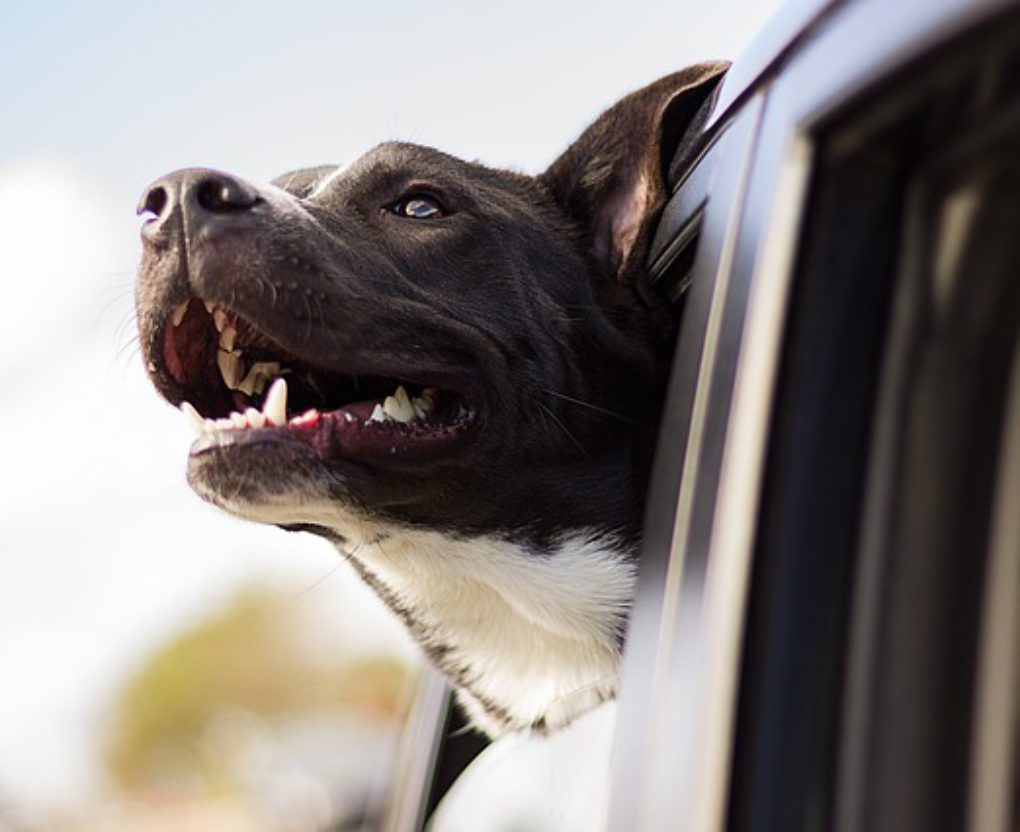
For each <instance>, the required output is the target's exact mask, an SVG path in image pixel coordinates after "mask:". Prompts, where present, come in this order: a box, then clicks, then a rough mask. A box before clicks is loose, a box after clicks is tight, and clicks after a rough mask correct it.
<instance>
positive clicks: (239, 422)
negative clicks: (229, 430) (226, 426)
mask: <svg viewBox="0 0 1020 832" xmlns="http://www.w3.org/2000/svg"><path fill="white" fill-rule="evenodd" d="M230 421H231V422H232V423H233V425H234V427H235V428H238V429H241V428H246V427H248V417H247V416H245V415H244V414H243V413H238V412H237V411H236V410H235V411H234V412H233V413H231V414H230Z"/></svg>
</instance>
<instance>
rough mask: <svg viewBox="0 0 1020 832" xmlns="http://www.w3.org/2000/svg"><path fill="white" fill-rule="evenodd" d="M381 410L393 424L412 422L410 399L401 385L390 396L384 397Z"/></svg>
mask: <svg viewBox="0 0 1020 832" xmlns="http://www.w3.org/2000/svg"><path fill="white" fill-rule="evenodd" d="M382 409H383V413H385V414H386V415H387V416H389V417H390V418H391V419H393V420H394V421H395V422H404V423H407V422H411V421H414V417H415V412H414V406H413V405H412V404H411V397H410V396H408V395H407V391H406V390H405V389H404V388H403V385H401V386H400V387H398V388H397V389H396V392H395V393H394V394H393V395H392V396H387V397H386V400H385V401H384V402H383V406H382ZM373 415H374V414H373Z"/></svg>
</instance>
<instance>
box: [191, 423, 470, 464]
mask: <svg viewBox="0 0 1020 832" xmlns="http://www.w3.org/2000/svg"><path fill="white" fill-rule="evenodd" d="M476 422H477V419H476V415H475V413H474V412H473V411H470V410H466V409H465V410H463V411H462V412H461V413H460V414H458V415H457V416H456V417H455V418H453V419H450V420H449V421H445V422H442V423H435V422H430V421H423V420H413V421H411V422H396V421H391V420H386V421H373V420H372V419H370V418H365V417H364V415H359V414H357V413H353V412H351V411H350V410H336V411H331V412H328V413H318V412H314V411H312V412H309V413H306V414H304V415H303V416H301V417H298V418H296V419H292V420H291V421H290V422H288V423H287V424H285V425H280V426H275V425H267V426H265V427H261V428H252V427H247V428H239V429H233V430H231V429H223V430H216V431H211V432H208V433H206V434H204V435H202V436H200V437H199V438H198V439H197V440H196V441H195V443H194V444H193V445H192V447H191V456H192V457H196V456H201V455H203V454H205V453H209V452H212V451H217V450H224V449H227V448H231V447H237V448H242V447H251V446H254V445H260V444H266V443H274V444H275V443H297V444H299V445H302V446H304V447H306V448H310V449H312V450H313V451H314V452H315V453H316V454H317V455H318V456H319V457H321V458H322V459H324V460H335V461H341V462H342V461H343V460H350V461H355V462H363V463H379V464H385V463H393V464H399V463H400V462H403V461H407V462H418V461H422V460H427V459H433V458H435V457H438V456H443V455H445V454H448V453H450V452H452V451H453V450H455V449H457V448H459V447H460V446H462V445H463V444H465V443H466V442H468V441H470V439H471V437H472V435H473V434H474V432H475V430H474V429H475V425H476Z"/></svg>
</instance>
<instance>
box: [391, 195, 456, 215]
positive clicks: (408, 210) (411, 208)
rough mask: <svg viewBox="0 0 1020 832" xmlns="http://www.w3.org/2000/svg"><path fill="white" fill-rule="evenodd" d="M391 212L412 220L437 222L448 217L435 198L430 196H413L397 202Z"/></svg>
mask: <svg viewBox="0 0 1020 832" xmlns="http://www.w3.org/2000/svg"><path fill="white" fill-rule="evenodd" d="M390 211H392V212H393V213H394V214H396V215H397V216H398V217H407V218H408V219H412V220H436V219H439V218H440V217H445V216H446V211H444V210H443V206H442V205H440V204H439V200H437V199H436V198H435V197H433V196H429V195H428V194H411V195H409V196H405V197H403V198H402V199H400V200H398V201H397V202H395V203H394V204H393V205H392V206H391V207H390Z"/></svg>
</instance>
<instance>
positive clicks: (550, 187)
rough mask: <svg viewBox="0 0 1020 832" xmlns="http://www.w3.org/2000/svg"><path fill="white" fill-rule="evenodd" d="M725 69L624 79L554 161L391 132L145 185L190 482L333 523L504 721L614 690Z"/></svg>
mask: <svg viewBox="0 0 1020 832" xmlns="http://www.w3.org/2000/svg"><path fill="white" fill-rule="evenodd" d="M725 69H726V65H725V64H721V63H710V64H701V65H698V66H694V67H691V68H688V69H686V70H683V71H681V72H678V73H676V74H673V75H670V76H667V77H665V78H663V79H660V80H659V81H657V82H655V83H653V84H651V85H649V86H647V87H645V88H644V89H641V90H639V91H637V92H635V93H633V94H631V95H629V96H627V97H626V98H624V99H623V100H621V101H620V102H618V103H617V104H616V105H615V106H613V107H611V108H610V109H609V110H607V111H606V112H605V113H603V114H602V115H601V116H600V117H599V118H598V119H597V120H596V121H595V122H594V123H593V124H592V125H591V126H590V127H589V128H588V129H587V130H586V131H584V132H583V133H582V134H581V136H580V137H579V138H578V139H577V140H576V141H575V142H574V143H573V144H572V145H570V147H569V148H568V149H567V150H566V151H565V152H564V153H563V154H562V155H561V156H560V157H559V158H558V159H556V160H555V161H554V162H553V163H552V165H551V166H550V167H549V168H548V169H547V170H546V171H544V172H543V173H541V174H539V175H537V176H527V175H524V174H521V173H516V172H510V171H506V170H497V169H492V168H489V167H485V166H483V165H481V164H477V163H470V162H465V161H461V160H459V159H456V158H453V157H451V156H449V155H446V154H444V153H442V152H440V151H438V150H434V149H431V148H426V147H422V146H417V145H412V144H406V143H399V142H391V143H386V144H383V145H381V146H379V147H376V148H375V149H373V150H371V151H370V152H368V153H367V154H366V155H364V156H363V157H361V158H360V159H358V160H357V161H356V162H354V163H353V164H351V165H350V166H348V167H340V166H331V165H327V166H322V167H315V168H311V169H304V170H299V171H296V172H293V173H289V174H286V175H284V176H282V177H279V178H278V179H276V180H274V181H273V182H272V183H271V184H269V185H263V186H256V185H253V184H250V183H249V182H246V181H244V180H243V179H241V178H239V177H236V176H232V175H229V174H226V173H222V172H218V171H212V170H205V169H188V170H182V171H178V172H175V173H172V174H170V175H168V176H166V177H163V178H161V179H159V180H158V181H156V182H155V183H153V184H152V185H151V186H150V187H149V188H147V189H146V191H145V193H144V194H143V196H142V200H141V202H140V205H139V213H141V214H144V215H145V221H144V223H143V227H142V231H141V236H142V241H143V256H142V263H141V266H140V270H139V280H138V284H137V291H136V306H137V316H138V326H139V333H140V341H141V345H142V350H143V357H144V360H145V364H146V367H147V370H148V373H149V375H150V377H151V379H152V381H153V383H154V385H155V387H156V389H157V390H158V391H159V392H160V393H161V394H162V396H163V397H165V398H166V399H167V400H168V401H169V402H170V403H172V404H174V405H177V406H179V407H180V408H181V409H182V411H183V412H184V413H185V415H186V416H187V418H188V419H189V420H190V421H191V422H192V423H193V425H194V427H195V429H196V431H197V433H198V438H197V439H196V441H195V442H194V444H193V445H192V447H191V450H190V454H189V458H188V473H187V476H188V481H189V483H190V485H191V487H192V488H193V489H194V490H195V491H196V492H197V493H198V494H199V495H200V496H201V497H203V498H204V499H206V500H208V501H210V502H212V503H214V504H215V505H217V506H219V507H221V508H223V509H225V510H226V511H227V512H230V513H231V514H234V515H237V516H239V517H243V518H247V519H249V520H253V521H256V522H260V523H267V524H273V525H276V526H279V527H281V528H283V529H286V530H289V531H303V532H312V533H314V534H317V535H320V536H322V537H324V538H327V539H328V540H330V541H332V542H333V543H334V544H335V545H336V546H337V547H338V548H339V549H340V550H341V552H342V553H343V555H344V557H345V558H346V559H347V560H348V562H349V563H350V564H351V566H352V567H353V568H354V569H355V570H356V571H357V572H358V573H359V574H360V576H361V578H362V579H363V580H364V581H365V582H366V583H367V584H368V585H369V586H370V587H372V589H374V590H375V591H376V592H377V593H378V594H379V595H380V596H381V598H382V599H383V600H384V601H385V603H386V604H387V605H388V606H389V607H390V608H391V609H392V610H393V611H394V612H395V613H396V614H397V615H398V616H399V617H400V618H401V619H403V621H404V622H405V624H406V625H407V627H408V629H409V630H410V632H411V633H412V634H413V636H414V637H415V638H416V639H417V641H418V642H419V643H420V644H421V646H422V648H423V649H424V651H425V653H426V654H427V655H428V656H429V657H430V658H431V660H432V662H433V663H434V664H435V665H436V666H437V667H438V668H439V669H440V670H441V671H442V672H444V673H445V674H446V675H447V677H448V678H449V679H450V681H451V682H452V683H453V685H454V687H455V689H456V691H457V697H458V700H459V701H460V703H461V704H462V706H463V707H464V709H465V711H466V712H467V714H468V716H469V717H470V719H471V721H472V722H473V724H474V725H475V726H476V727H478V728H480V729H481V730H483V731H485V732H487V733H488V734H489V735H491V736H498V735H500V734H503V733H506V732H511V731H527V730H531V731H536V732H548V731H551V730H554V729H556V728H559V727H561V726H563V725H566V724H567V723H569V722H570V721H571V720H573V719H575V718H576V717H578V716H579V715H581V714H583V713H585V712H586V711H588V710H590V709H591V708H593V707H595V706H596V705H597V704H599V703H601V702H603V701H605V700H607V699H609V698H611V697H613V696H614V694H615V691H616V687H617V677H618V667H619V662H620V655H621V650H622V644H623V635H624V627H625V623H626V619H627V614H628V609H629V606H630V603H631V597H632V594H633V589H634V582H635V573H636V568H637V553H638V549H639V542H640V535H641V521H642V512H643V505H644V499H645V491H646V488H647V481H648V476H649V469H650V461H651V457H652V454H653V449H654V443H655V438H656V431H657V424H658V414H659V409H660V406H661V401H662V398H663V394H664V387H665V379H666V376H667V373H668V366H669V362H670V359H671V352H672V346H673V343H674V340H675V329H676V321H675V313H673V312H671V309H670V306H669V304H668V303H667V302H666V301H665V300H663V299H661V298H659V297H658V296H657V295H656V293H655V291H654V290H653V288H652V287H651V286H650V285H649V281H648V275H647V272H646V259H647V255H648V250H649V246H650V238H651V232H652V230H653V228H654V224H655V220H656V218H657V217H658V215H659V213H660V212H661V208H662V206H663V204H664V202H665V198H666V196H667V194H666V192H665V182H664V169H665V167H666V166H667V165H668V163H669V159H670V158H671V155H672V152H673V150H674V149H675V148H676V146H677V144H678V142H679V141H680V138H681V136H682V134H683V132H684V130H685V129H686V128H687V126H688V125H689V124H690V122H691V120H692V118H694V116H695V114H696V113H697V112H698V111H699V108H701V107H702V104H703V103H704V102H705V101H706V100H707V98H708V95H709V93H710V91H711V90H712V89H713V87H714V86H715V84H716V83H717V82H718V81H719V79H720V77H721V75H722V73H723V72H724V71H725Z"/></svg>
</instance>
